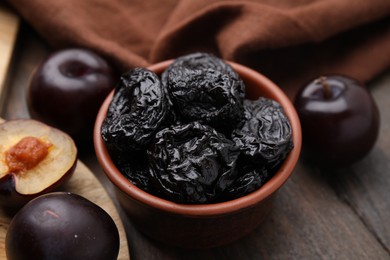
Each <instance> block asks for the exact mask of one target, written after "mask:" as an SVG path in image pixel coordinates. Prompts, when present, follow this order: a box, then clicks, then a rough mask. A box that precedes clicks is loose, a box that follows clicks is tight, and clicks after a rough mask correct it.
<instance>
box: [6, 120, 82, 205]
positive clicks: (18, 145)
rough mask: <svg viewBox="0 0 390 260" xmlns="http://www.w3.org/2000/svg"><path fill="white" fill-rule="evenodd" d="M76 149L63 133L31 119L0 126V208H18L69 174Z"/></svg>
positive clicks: (50, 189)
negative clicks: (0, 206)
mask: <svg viewBox="0 0 390 260" xmlns="http://www.w3.org/2000/svg"><path fill="white" fill-rule="evenodd" d="M76 164H77V147H76V145H75V143H74V141H73V139H72V138H71V137H70V136H69V135H68V134H66V133H64V132H62V131H60V130H58V129H56V128H53V127H50V126H48V125H46V124H44V123H41V122H39V121H36V120H31V119H20V120H11V121H6V122H4V123H2V124H0V205H3V206H7V207H20V206H22V205H24V204H25V203H27V202H28V201H30V200H31V199H33V198H35V197H37V196H39V195H41V194H43V193H46V192H49V191H53V190H55V189H56V188H57V187H58V186H60V185H61V184H63V183H65V182H66V181H67V180H68V179H69V178H70V177H71V175H72V174H73V172H74V170H75V168H76Z"/></svg>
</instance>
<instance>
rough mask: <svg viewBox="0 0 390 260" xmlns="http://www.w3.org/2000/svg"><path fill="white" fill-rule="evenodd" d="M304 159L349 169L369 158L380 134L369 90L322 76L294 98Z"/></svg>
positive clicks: (345, 79)
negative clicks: (299, 122) (361, 160)
mask: <svg viewBox="0 0 390 260" xmlns="http://www.w3.org/2000/svg"><path fill="white" fill-rule="evenodd" d="M295 108H296V110H297V112H298V115H299V118H300V121H301V125H302V143H303V147H302V156H303V157H305V158H306V159H308V160H310V161H313V162H315V163H317V164H320V165H324V166H346V165H349V164H351V163H354V162H356V161H358V160H360V159H362V158H363V157H364V156H366V155H367V154H368V153H369V152H370V150H371V149H372V148H373V146H374V144H375V142H376V140H377V137H378V132H379V124H380V123H379V121H380V120H379V111H378V108H377V105H376V103H375V101H374V99H373V97H372V96H371V94H370V93H369V91H368V90H367V88H366V87H365V86H364V85H363V84H361V83H360V82H358V81H357V80H355V79H352V78H350V77H347V76H341V75H329V76H322V77H318V78H316V79H314V80H313V81H311V82H310V83H309V84H307V85H306V86H304V87H303V88H302V89H301V90H300V91H299V92H298V94H297V96H296V98H295Z"/></svg>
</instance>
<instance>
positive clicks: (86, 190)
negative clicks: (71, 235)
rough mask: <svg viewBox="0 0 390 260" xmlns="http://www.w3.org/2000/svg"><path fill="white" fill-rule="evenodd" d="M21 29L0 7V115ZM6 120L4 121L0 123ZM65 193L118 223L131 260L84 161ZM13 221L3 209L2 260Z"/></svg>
mask: <svg viewBox="0 0 390 260" xmlns="http://www.w3.org/2000/svg"><path fill="white" fill-rule="evenodd" d="M19 26H20V19H19V17H18V16H17V15H16V14H15V13H13V12H12V10H11V9H10V8H9V7H7V6H5V5H4V3H1V4H0V112H1V110H2V108H3V107H2V106H3V104H4V103H5V98H6V96H7V84H6V83H7V82H6V80H7V75H8V73H9V70H10V64H11V59H12V55H13V52H14V48H15V44H16V40H17V33H18V30H19ZM2 121H3V119H1V118H0V123H1V122H2ZM63 190H65V191H69V192H73V193H77V194H79V195H81V196H83V197H85V198H87V199H89V200H91V201H92V202H94V203H95V204H97V205H99V206H100V207H102V208H103V209H104V210H105V211H106V212H107V213H108V214H110V216H111V217H112V218H113V220H114V221H115V223H116V225H117V227H118V230H119V234H120V241H121V242H120V251H119V256H118V259H120V260H128V259H130V256H129V249H128V244H127V237H126V232H125V229H124V226H123V223H122V221H121V219H120V216H119V214H118V212H117V210H116V207H115V205H114V203H113V201H112V200H111V198H110V196H109V195H108V193H107V192H106V190H105V189H104V187H103V186H102V184H101V183H100V182H99V180H98V179H97V178H96V176H95V174H94V173H93V172H91V171H90V170H89V169H88V168H87V167H86V166H85V165H84V164H83V163H82V162H81V161H80V160H79V161H78V165H77V168H76V171H75V173H74V175H73V176H72V178H71V179H70V181H69V182H68V183H67V184H66V185H65V186H64V188H63ZM11 219H12V215H9V214H7V212H6V211H5V210H4V209H3V208H1V207H0V259H6V257H5V248H4V246H5V243H4V242H5V236H6V233H7V228H8V225H9V223H10V221H11Z"/></svg>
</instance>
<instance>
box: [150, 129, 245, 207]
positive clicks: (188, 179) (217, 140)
mask: <svg viewBox="0 0 390 260" xmlns="http://www.w3.org/2000/svg"><path fill="white" fill-rule="evenodd" d="M148 155H149V160H150V162H151V165H152V167H153V168H154V172H155V176H156V180H157V186H158V188H160V189H161V190H162V192H163V194H164V195H165V196H166V197H168V198H169V199H171V200H173V201H175V202H179V203H206V202H212V201H214V200H215V199H216V198H217V196H218V195H219V194H221V193H222V192H223V191H224V190H225V189H226V188H227V187H228V186H229V185H230V184H231V183H232V182H233V181H234V180H235V179H236V176H237V172H236V171H235V166H236V161H237V158H238V156H239V150H238V147H236V146H235V144H234V142H232V141H231V140H229V139H227V138H226V137H225V136H224V135H223V134H220V133H217V132H216V131H215V130H214V129H213V128H211V127H210V126H206V125H202V124H200V123H199V122H192V123H189V124H186V125H177V126H173V127H170V128H165V129H163V130H161V131H160V132H158V133H157V134H156V138H155V142H154V144H153V145H152V146H151V147H150V149H149V150H148Z"/></svg>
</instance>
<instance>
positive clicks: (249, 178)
mask: <svg viewBox="0 0 390 260" xmlns="http://www.w3.org/2000/svg"><path fill="white" fill-rule="evenodd" d="M250 166H252V167H249V168H251V169H250V170H248V169H243V168H242V167H237V168H238V169H237V170H238V171H240V175H239V177H238V178H237V179H236V180H235V181H234V182H233V183H232V185H230V186H229V187H228V188H227V189H226V191H225V192H224V195H223V198H224V199H225V200H227V199H236V198H239V197H242V196H244V195H246V194H249V193H251V192H253V191H255V190H257V189H258V188H260V187H261V186H263V184H264V183H266V182H267V181H268V179H269V177H270V173H269V171H268V170H267V169H266V168H256V167H254V164H251V165H250Z"/></svg>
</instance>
